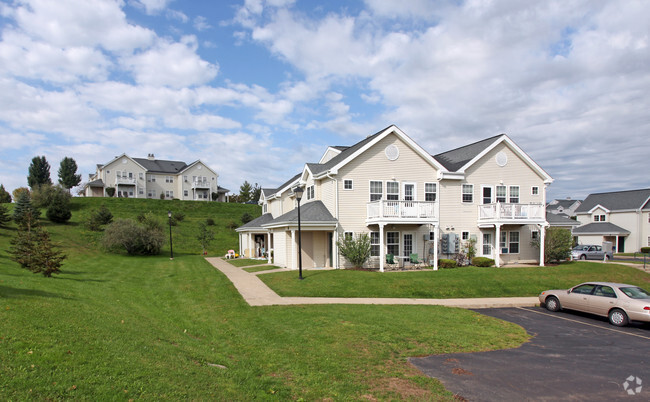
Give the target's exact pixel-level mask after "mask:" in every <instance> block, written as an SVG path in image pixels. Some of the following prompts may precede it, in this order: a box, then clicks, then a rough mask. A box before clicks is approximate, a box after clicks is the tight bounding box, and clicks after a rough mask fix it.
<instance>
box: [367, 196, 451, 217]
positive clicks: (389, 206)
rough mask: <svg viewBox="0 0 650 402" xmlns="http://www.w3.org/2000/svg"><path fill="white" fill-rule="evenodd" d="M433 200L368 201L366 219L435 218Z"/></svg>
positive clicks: (435, 209)
mask: <svg viewBox="0 0 650 402" xmlns="http://www.w3.org/2000/svg"><path fill="white" fill-rule="evenodd" d="M437 205H438V204H437V203H436V202H434V201H388V200H379V201H372V202H369V203H368V207H367V211H368V219H397V220H399V219H437V218H438V213H437V210H438V208H437Z"/></svg>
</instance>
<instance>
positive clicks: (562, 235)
mask: <svg viewBox="0 0 650 402" xmlns="http://www.w3.org/2000/svg"><path fill="white" fill-rule="evenodd" d="M531 245H533V246H535V247H537V248H538V249H539V238H538V239H537V240H534V241H532V242H531ZM572 248H573V236H571V231H570V230H569V229H563V228H558V227H549V228H547V229H546V232H545V236H544V261H545V262H553V261H557V262H560V261H564V260H566V259H567V258H569V256H570V255H571V249H572Z"/></svg>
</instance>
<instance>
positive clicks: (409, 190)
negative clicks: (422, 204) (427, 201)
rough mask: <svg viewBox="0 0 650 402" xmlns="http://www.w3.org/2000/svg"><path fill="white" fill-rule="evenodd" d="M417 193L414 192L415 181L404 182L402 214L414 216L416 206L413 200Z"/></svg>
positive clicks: (415, 214)
mask: <svg viewBox="0 0 650 402" xmlns="http://www.w3.org/2000/svg"><path fill="white" fill-rule="evenodd" d="M416 199H417V194H416V193H415V183H404V216H407V217H416V216H417V207H416V205H415V202H413V201H415V200H416Z"/></svg>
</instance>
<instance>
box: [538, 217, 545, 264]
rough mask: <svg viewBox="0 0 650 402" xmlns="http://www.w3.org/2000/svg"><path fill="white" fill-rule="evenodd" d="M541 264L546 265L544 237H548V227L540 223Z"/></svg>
mask: <svg viewBox="0 0 650 402" xmlns="http://www.w3.org/2000/svg"><path fill="white" fill-rule="evenodd" d="M538 227H539V266H540V267H543V266H544V239H545V238H546V227H545V226H544V225H539V226H538Z"/></svg>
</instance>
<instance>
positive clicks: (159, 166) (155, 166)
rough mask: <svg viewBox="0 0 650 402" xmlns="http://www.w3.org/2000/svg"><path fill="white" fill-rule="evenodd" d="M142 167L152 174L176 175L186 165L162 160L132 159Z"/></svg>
mask: <svg viewBox="0 0 650 402" xmlns="http://www.w3.org/2000/svg"><path fill="white" fill-rule="evenodd" d="M133 160H134V161H136V162H138V163H139V164H140V165H142V167H144V168H145V169H147V170H148V171H149V172H152V173H173V174H177V173H178V172H180V171H181V170H183V169H185V168H186V167H187V166H188V165H187V163H185V162H182V161H167V160H162V159H153V160H152V159H146V158H133Z"/></svg>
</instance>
